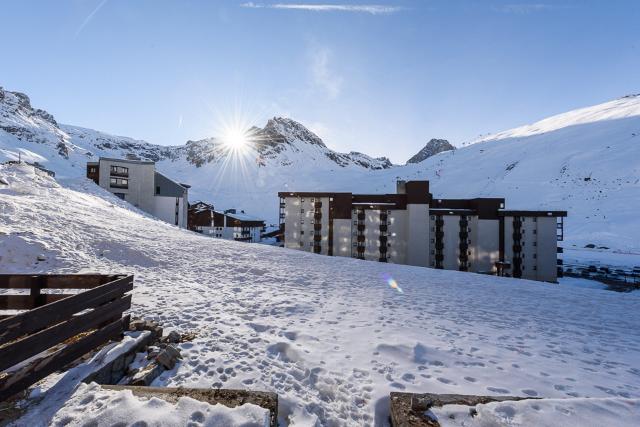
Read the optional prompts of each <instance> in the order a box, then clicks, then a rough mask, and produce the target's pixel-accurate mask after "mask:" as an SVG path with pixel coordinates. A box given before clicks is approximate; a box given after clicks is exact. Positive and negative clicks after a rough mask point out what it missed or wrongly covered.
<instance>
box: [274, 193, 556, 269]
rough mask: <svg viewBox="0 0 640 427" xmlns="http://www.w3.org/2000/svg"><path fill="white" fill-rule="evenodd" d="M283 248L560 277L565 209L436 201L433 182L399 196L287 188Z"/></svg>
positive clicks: (283, 197) (496, 200)
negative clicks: (292, 190) (512, 207)
mask: <svg viewBox="0 0 640 427" xmlns="http://www.w3.org/2000/svg"><path fill="white" fill-rule="evenodd" d="M278 195H279V197H280V222H281V228H283V229H284V231H283V235H284V246H285V247H287V248H292V249H300V250H305V251H310V252H314V253H317V254H324V255H332V256H347V257H353V258H358V259H365V260H372V261H380V262H391V263H396V264H408V265H416V266H423V267H432V268H439V269H447V270H460V271H471V272H477V273H485V274H498V275H504V276H512V277H522V278H526V279H532V280H542V281H549V282H555V281H557V277H558V271H559V270H560V269H559V268H558V265H559V262H560V261H559V260H558V259H557V254H558V253H559V252H560V249H559V248H558V246H557V242H558V240H561V239H562V226H563V220H562V218H563V217H565V216H566V212H564V211H512V210H506V209H505V202H504V199H499V198H476V199H433V197H432V195H431V194H430V193H429V182H428V181H409V182H402V181H401V182H398V191H397V193H396V194H379V195H374V194H352V193H317V192H307V193H303V192H293V193H290V192H282V193H279V194H278Z"/></svg>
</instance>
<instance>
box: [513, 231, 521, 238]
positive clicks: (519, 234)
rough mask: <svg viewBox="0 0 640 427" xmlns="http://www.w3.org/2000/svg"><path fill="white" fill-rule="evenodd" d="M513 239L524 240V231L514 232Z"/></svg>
mask: <svg viewBox="0 0 640 427" xmlns="http://www.w3.org/2000/svg"><path fill="white" fill-rule="evenodd" d="M513 240H522V233H518V232H514V233H513Z"/></svg>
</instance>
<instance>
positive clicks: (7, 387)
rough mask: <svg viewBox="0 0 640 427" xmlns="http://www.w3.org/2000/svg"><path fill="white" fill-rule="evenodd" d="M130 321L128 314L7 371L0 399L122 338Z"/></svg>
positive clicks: (0, 389)
mask: <svg viewBox="0 0 640 427" xmlns="http://www.w3.org/2000/svg"><path fill="white" fill-rule="evenodd" d="M126 322H128V316H126V317H123V318H120V319H118V320H116V321H115V322H113V323H110V324H109V325H107V326H105V327H104V328H102V329H99V330H98V331H96V332H94V333H92V334H89V335H86V336H84V337H82V338H80V339H78V340H77V341H75V342H74V343H72V344H68V345H66V346H64V347H63V348H61V349H58V350H56V351H54V352H52V353H50V354H47V355H46V356H44V357H42V358H39V359H35V360H34V361H33V362H32V363H30V364H29V365H27V366H25V367H23V368H22V369H20V370H17V371H13V372H6V373H5V374H4V375H2V376H0V401H3V400H5V399H7V398H8V397H11V396H12V395H14V394H16V393H18V392H19V391H21V390H24V389H26V388H27V387H29V386H30V385H32V384H33V383H35V382H36V381H39V380H41V379H42V378H44V377H46V376H47V375H49V374H51V373H53V372H55V371H57V370H59V369H62V368H64V366H65V365H67V364H69V363H70V362H73V361H74V360H76V359H77V358H79V357H80V356H82V355H83V354H86V353H88V352H90V351H91V350H93V349H95V348H96V347H98V346H99V345H101V344H104V343H106V342H107V341H109V340H110V339H116V338H120V335H121V334H122V332H123V330H124V328H123V325H125V324H126Z"/></svg>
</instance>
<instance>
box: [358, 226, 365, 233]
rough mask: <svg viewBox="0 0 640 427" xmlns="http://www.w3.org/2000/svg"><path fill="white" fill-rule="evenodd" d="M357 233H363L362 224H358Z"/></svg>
mask: <svg viewBox="0 0 640 427" xmlns="http://www.w3.org/2000/svg"><path fill="white" fill-rule="evenodd" d="M358 231H359V232H360V233H362V232H363V231H364V224H358Z"/></svg>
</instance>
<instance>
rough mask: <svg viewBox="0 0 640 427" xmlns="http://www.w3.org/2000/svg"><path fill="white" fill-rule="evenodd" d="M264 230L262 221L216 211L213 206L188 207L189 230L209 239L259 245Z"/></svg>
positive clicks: (233, 213) (232, 212)
mask: <svg viewBox="0 0 640 427" xmlns="http://www.w3.org/2000/svg"><path fill="white" fill-rule="evenodd" d="M264 229H265V222H264V220H261V219H258V218H255V217H252V216H250V215H247V214H245V213H244V211H240V212H239V213H238V212H237V210H236V209H228V210H226V211H224V212H219V211H216V210H215V209H214V207H213V205H211V204H209V203H205V202H195V203H193V204H191V205H189V230H192V231H195V232H197V233H202V234H205V235H207V236H210V237H217V238H221V239H228V240H238V241H242V242H250V243H259V242H260V241H261V240H262V238H261V234H262V232H263V231H264Z"/></svg>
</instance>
